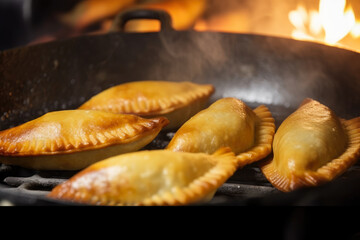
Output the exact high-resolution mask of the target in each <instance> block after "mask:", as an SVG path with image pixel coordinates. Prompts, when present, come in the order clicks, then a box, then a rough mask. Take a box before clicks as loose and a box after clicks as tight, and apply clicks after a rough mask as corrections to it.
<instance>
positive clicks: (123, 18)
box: [110, 9, 174, 32]
mask: <svg viewBox="0 0 360 240" xmlns="http://www.w3.org/2000/svg"><path fill="white" fill-rule="evenodd" d="M133 19H155V20H159V21H160V24H161V29H160V31H174V29H173V27H172V20H171V16H170V15H169V14H168V13H167V12H165V11H162V10H150V9H138V10H131V11H125V12H122V13H119V14H118V15H117V16H116V17H115V19H114V21H113V24H112V26H111V28H110V31H111V32H116V31H124V27H125V24H126V22H127V21H130V20H133Z"/></svg>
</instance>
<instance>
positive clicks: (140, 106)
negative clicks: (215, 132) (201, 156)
mask: <svg viewBox="0 0 360 240" xmlns="http://www.w3.org/2000/svg"><path fill="white" fill-rule="evenodd" d="M214 90H215V89H214V87H213V85H211V84H196V83H192V82H169V81H137V82H129V83H123V84H120V85H117V86H114V87H111V88H109V89H107V90H104V91H102V92H100V93H99V94H97V95H95V96H94V97H92V98H91V99H89V100H88V101H87V102H85V103H84V104H83V105H81V106H80V107H79V109H95V110H102V111H108V112H113V113H130V114H136V115H138V116H141V117H146V118H152V117H159V116H163V117H166V118H167V119H168V120H169V121H170V123H169V125H168V126H166V129H173V128H178V127H180V126H181V125H182V124H183V123H184V122H185V121H186V120H188V119H189V118H190V117H191V116H193V115H194V114H195V113H197V112H198V111H200V110H201V109H203V108H205V107H206V104H207V102H208V100H209V98H210V96H211V95H212V94H213V92H214Z"/></svg>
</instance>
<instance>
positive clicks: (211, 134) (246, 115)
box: [166, 97, 275, 166]
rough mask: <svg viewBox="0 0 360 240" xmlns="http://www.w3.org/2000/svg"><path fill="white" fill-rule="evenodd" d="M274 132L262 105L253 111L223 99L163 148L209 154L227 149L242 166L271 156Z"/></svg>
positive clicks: (188, 123)
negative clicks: (229, 149)
mask: <svg viewBox="0 0 360 240" xmlns="http://www.w3.org/2000/svg"><path fill="white" fill-rule="evenodd" d="M274 133H275V124H274V119H273V117H272V115H271V113H270V111H269V110H268V109H267V108H266V107H265V106H264V105H261V106H259V107H258V108H256V109H255V110H252V109H250V108H249V107H248V106H247V105H246V104H245V103H244V102H243V101H241V100H239V99H236V98H231V97H229V98H222V99H219V100H217V101H216V102H214V103H213V104H211V105H210V106H209V107H208V108H207V109H204V110H202V111H200V112H199V113H197V114H196V115H194V116H193V117H192V118H190V119H189V120H188V121H187V122H186V123H184V125H182V126H181V127H180V128H179V130H178V131H177V132H176V133H175V135H174V137H173V138H172V139H171V141H170V143H169V145H168V146H167V147H166V149H168V150H172V151H184V152H204V153H208V154H211V153H213V152H214V151H216V149H218V148H220V147H230V148H231V149H232V151H233V152H234V153H235V154H236V155H237V159H238V163H239V166H243V165H246V164H249V163H252V162H254V161H257V160H260V159H261V158H264V157H265V156H267V155H268V154H270V152H271V144H272V140H273V135H274Z"/></svg>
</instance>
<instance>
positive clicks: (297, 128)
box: [261, 99, 360, 192]
mask: <svg viewBox="0 0 360 240" xmlns="http://www.w3.org/2000/svg"><path fill="white" fill-rule="evenodd" d="M273 153H274V157H273V158H272V159H270V160H268V161H266V162H264V163H263V164H262V166H261V169H262V172H263V173H264V175H265V176H266V178H267V179H268V180H269V181H270V182H271V183H272V184H273V185H274V186H275V187H276V188H278V189H279V190H281V191H285V192H288V191H292V190H295V189H297V188H300V187H305V186H318V185H320V184H323V183H325V182H329V181H331V180H332V179H334V178H336V177H337V176H339V175H341V174H342V173H343V172H344V171H346V170H347V169H348V168H349V167H350V166H351V165H353V164H354V163H355V162H356V161H357V160H358V158H359V156H360V117H358V118H354V119H351V120H344V119H340V118H338V117H337V116H336V115H335V113H334V112H333V111H332V110H331V109H329V108H328V107H326V106H324V105H323V104H321V103H319V102H317V101H315V100H313V99H306V100H304V102H303V103H302V104H301V106H300V107H299V108H298V109H297V110H296V111H295V112H294V113H292V114H291V115H290V116H289V117H288V118H287V119H285V120H284V122H283V123H282V124H281V125H280V127H279V129H278V130H277V132H276V134H275V137H274V143H273Z"/></svg>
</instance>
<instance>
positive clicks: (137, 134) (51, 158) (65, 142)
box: [0, 110, 168, 170]
mask: <svg viewBox="0 0 360 240" xmlns="http://www.w3.org/2000/svg"><path fill="white" fill-rule="evenodd" d="M167 123H168V120H167V119H166V118H162V117H160V118H154V119H144V118H141V117H138V116H135V115H130V114H114V113H108V112H102V111H96V110H64V111H55V112H49V113H47V114H45V115H43V116H41V117H39V118H37V119H35V120H32V121H29V122H26V123H24V124H22V125H19V126H17V127H14V128H10V129H7V130H3V131H1V132H0V162H1V163H5V164H10V165H19V166H23V167H28V168H34V169H53V170H55V169H58V170H76V169H81V168H84V167H87V166H89V165H90V164H92V163H94V162H96V161H99V160H102V159H104V158H107V157H110V156H114V155H117V154H120V153H126V152H131V151H136V150H139V149H141V148H142V147H144V146H145V145H147V144H148V143H149V142H151V141H152V140H153V139H154V138H155V137H156V136H157V134H158V133H159V132H160V130H161V129H162V127H163V126H165V125H166V124H167Z"/></svg>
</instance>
